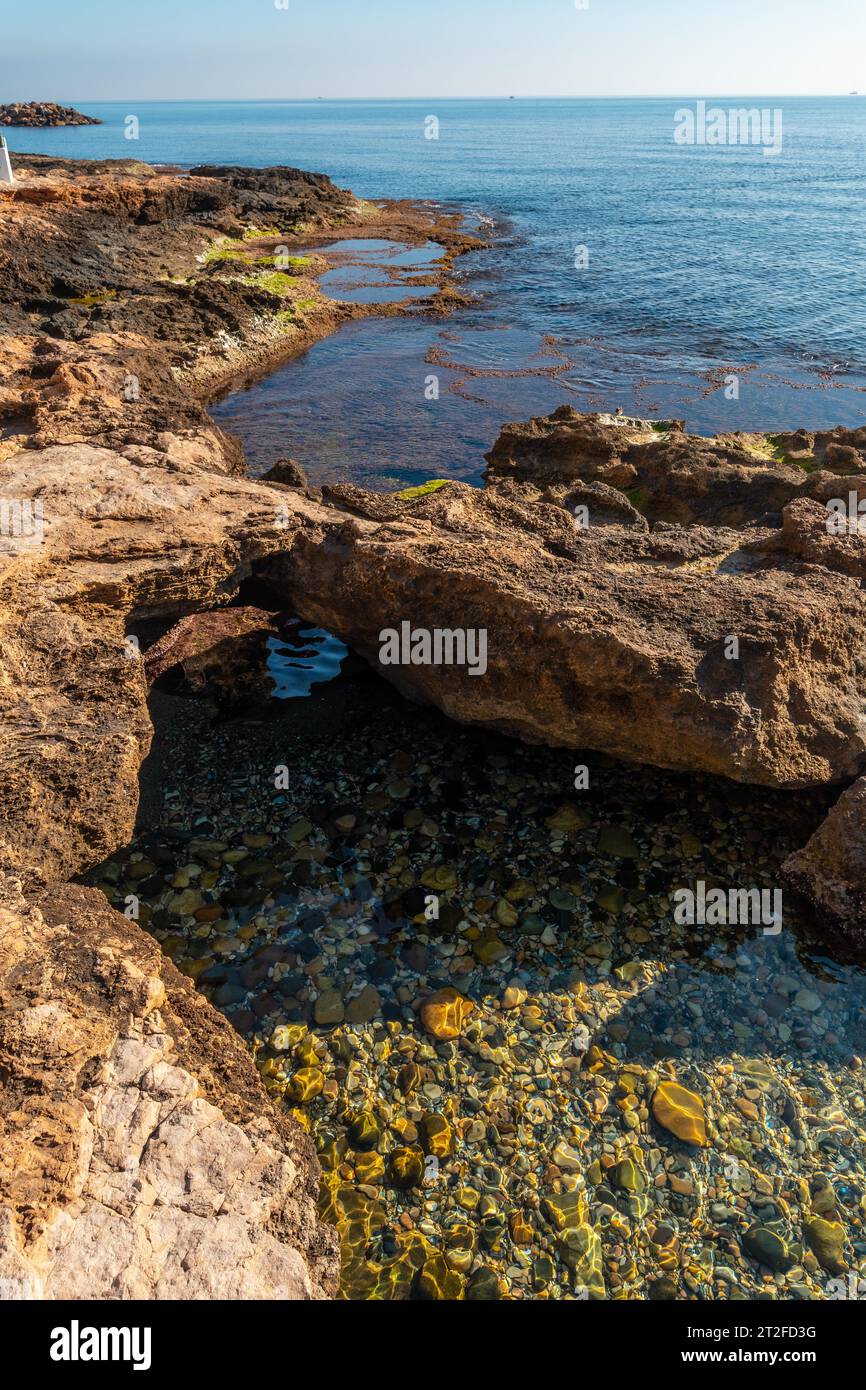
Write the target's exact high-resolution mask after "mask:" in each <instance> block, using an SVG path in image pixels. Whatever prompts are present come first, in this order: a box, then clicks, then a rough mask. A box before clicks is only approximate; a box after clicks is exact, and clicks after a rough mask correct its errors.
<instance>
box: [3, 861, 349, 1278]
mask: <svg viewBox="0 0 866 1390" xmlns="http://www.w3.org/2000/svg"><path fill="white" fill-rule="evenodd" d="M0 1004H2V1007H0V1068H2V1073H3V1077H4V1084H3V1087H2V1090H0V1125H2V1144H0V1278H2V1279H10V1280H12V1281H13V1283H12V1285H11V1287H12V1288H13V1289H14V1290H16V1291H17V1293H18V1294H19V1295H20V1296H26V1297H36V1298H50V1299H67V1298H70V1299H77V1298H81V1297H82V1296H86V1297H88V1298H93V1299H116V1298H124V1299H125V1298H141V1299H151V1298H184V1299H189V1298H200V1299H203V1298H207V1299H210V1298H227V1299H249V1298H260V1299H271V1298H278V1299H279V1298H282V1299H299V1298H300V1299H307V1298H324V1297H329V1296H332V1295H333V1293H334V1292H335V1287H336V1274H337V1261H336V1236H335V1233H333V1232H331V1231H330V1230H329V1229H328V1228H327V1227H324V1226H322V1224H321V1223H320V1222H319V1220H318V1217H317V1215H316V1197H317V1185H318V1165H317V1163H316V1160H315V1155H314V1152H313V1148H312V1145H311V1143H310V1141H309V1140H308V1138H307V1137H306V1135H304V1134H303V1132H302V1131H301V1130H300V1129H299V1127H298V1126H297V1125H296V1124H294V1123H293V1122H291V1121H290V1120H288V1119H287V1117H286V1116H284V1115H282V1114H280V1113H279V1112H278V1111H277V1110H276V1109H275V1108H274V1107H273V1106H272V1105H271V1104H270V1102H269V1101H268V1100H267V1098H266V1097H265V1095H264V1093H263V1091H262V1089H261V1085H260V1083H259V1080H258V1075H257V1073H256V1070H255V1067H254V1066H253V1063H252V1060H251V1059H250V1057H249V1054H248V1052H247V1050H246V1048H245V1047H244V1045H243V1043H242V1042H241V1040H240V1038H238V1036H237V1035H236V1034H235V1033H234V1032H233V1030H232V1028H231V1027H230V1025H229V1024H228V1023H227V1022H226V1021H225V1020H224V1019H223V1018H222V1017H221V1016H220V1015H219V1014H217V1013H216V1011H215V1010H214V1009H212V1008H211V1006H210V1005H209V1004H208V1003H207V1002H206V1001H205V1000H204V999H203V998H202V997H201V996H199V995H197V994H196V992H195V990H194V989H193V987H192V985H191V984H190V983H189V981H188V980H185V979H184V978H183V976H181V975H180V974H179V973H178V971H177V970H176V969H175V968H174V966H173V965H172V964H171V962H170V961H169V960H168V959H167V958H166V957H165V956H163V955H162V954H161V952H160V950H159V947H158V945H157V944H156V942H154V941H153V940H151V938H149V937H148V936H146V935H145V933H144V932H142V931H140V930H139V929H138V928H137V927H136V926H135V924H134V923H131V922H126V921H125V919H124V918H122V917H120V916H119V915H118V914H117V913H116V912H113V911H112V910H111V909H110V908H109V907H108V906H107V904H106V902H105V900H104V898H103V897H102V895H101V894H100V893H97V892H95V891H93V890H91V889H84V888H75V887H71V886H68V885H67V886H66V887H64V888H62V889H59V890H56V891H54V892H52V893H49V894H47V895H46V896H45V897H43V898H42V899H41V900H40V901H39V902H38V903H27V902H26V901H25V900H24V899H23V898H22V897H21V895H20V893H19V892H18V891H17V890H16V888H15V885H14V883H12V882H11V881H10V880H8V879H2V878H0Z"/></svg>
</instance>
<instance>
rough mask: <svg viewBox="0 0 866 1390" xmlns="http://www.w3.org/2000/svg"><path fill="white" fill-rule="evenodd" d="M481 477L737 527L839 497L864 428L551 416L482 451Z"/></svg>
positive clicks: (860, 463) (859, 453) (857, 463)
mask: <svg viewBox="0 0 866 1390" xmlns="http://www.w3.org/2000/svg"><path fill="white" fill-rule="evenodd" d="M487 462H488V471H487V478H488V480H490V481H494V482H498V481H502V480H505V479H514V480H516V481H518V482H519V483H521V484H523V485H524V486H530V487H534V488H536V489H542V488H550V487H551V486H554V487H555V486H557V485H560V486H561V485H562V484H564V483H567V482H572V483H576V482H578V481H580V482H583V483H584V484H586V483H594V482H595V483H601V484H604V485H607V486H610V487H613V488H616V489H619V491H620V492H622V493H624V494H625V495H626V497H627V498H628V500H629V501H630V502H631V503H632V504H633V506H634V507H635V508H636V509H637V510H638V511H639V512H640V513H641V514H642V515H643V516H644V517H646V518H647V519H648V520H649V521H650V522H662V521H663V522H666V523H668V524H670V525H677V526H683V525H695V524H702V525H711V526H725V527H735V528H742V527H747V526H754V525H755V524H770V525H775V524H777V522H778V518H779V515H780V513H781V512H782V509H783V508H784V507H786V506H787V505H788V503H789V502H792V501H794V500H795V499H796V498H797V497H800V496H803V497H814V498H818V499H819V500H821V501H824V500H825V499H826V497H828V496H833V497H837V496H840V495H842V496H846V495H847V493H846V492H845V491H843V492H842V493H841V494H840V491H839V489H840V487H842V486H843V483H844V482H845V481H847V475H851V474H859V475H860V485H861V487H863V485H864V476H863V475H864V474H866V429H857V430H845V429H841V428H840V429H836V430H832V431H824V432H822V433H818V434H807V433H806V432H805V431H801V432H800V433H799V434H797V435H766V434H731V435H724V436H719V437H718V438H715V439H704V438H701V437H698V436H695V435H687V434H686V433H685V432H684V430H683V427H682V425H681V423H680V422H679V421H674V422H673V423H672V425H671V427H670V428H666V427H664V426H663V425H659V424H658V423H656V424H653V423H652V422H650V421H647V420H632V419H629V418H627V417H624V416H623V417H616V416H603V415H582V414H580V413H579V412H578V411H576V410H573V409H572V408H571V406H563V407H562V408H561V409H560V410H557V411H556V412H555V413H554V414H553V415H549V416H539V417H537V418H536V419H534V420H530V421H528V422H527V423H526V424H510V425H505V426H504V427H503V430H502V433H501V435H500V437H499V439H498V440H497V442H496V444H495V445H494V447H493V449H492V450H491V452H490V453H489V454H488V455H487Z"/></svg>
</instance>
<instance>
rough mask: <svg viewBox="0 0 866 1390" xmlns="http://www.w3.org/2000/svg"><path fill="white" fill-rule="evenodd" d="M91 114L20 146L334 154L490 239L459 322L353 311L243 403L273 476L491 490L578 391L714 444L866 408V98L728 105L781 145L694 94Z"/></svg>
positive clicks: (471, 262)
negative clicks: (709, 129)
mask: <svg viewBox="0 0 866 1390" xmlns="http://www.w3.org/2000/svg"><path fill="white" fill-rule="evenodd" d="M72 104H75V105H77V106H78V107H79V109H82V110H84V111H86V112H88V113H89V114H92V115H94V116H97V117H99V118H100V119H101V120H102V121H103V124H102V125H100V126H92V127H80V128H76V127H73V128H67V129H57V130H16V131H11V132H9V144H10V147H11V149H12V150H13V152H14V151H38V152H41V153H50V154H58V155H64V156H71V157H75V158H99V159H102V158H130V157H133V158H136V159H141V160H143V161H146V162H148V163H153V164H174V165H181V166H193V165H198V164H208V163H211V164H240V165H249V166H256V167H260V166H265V165H272V164H283V165H290V166H296V167H301V168H305V169H313V170H316V171H319V172H322V173H325V174H328V175H329V176H330V177H331V178H332V179H334V181H335V182H336V183H338V184H339V185H341V186H342V187H346V188H351V189H352V190H353V191H354V192H355V193H356V194H357V195H358V196H360V197H363V198H366V199H370V200H375V199H377V198H404V197H406V198H416V199H425V200H430V201H433V202H436V203H439V204H442V205H446V206H449V207H452V206H453V207H457V208H459V209H462V210H463V211H464V212H465V214H466V217H467V221H468V223H469V224H470V225H473V226H480V228H481V230H482V232H483V234H485V235H486V236H489V237H490V238H491V246H490V249H489V250H487V251H485V252H483V253H480V254H471V255H469V256H466V257H464V258H463V260H462V262H461V264H460V268H459V276H460V279H461V282H462V288H464V289H465V290H466V291H467V293H468V294H470V295H471V296H472V303H471V304H470V306H469V307H467V308H465V309H463V310H461V311H460V312H459V313H457V314H456V315H455V316H454V317H453V318H452V319H451V320H449V321H448V323H447V324H443V323H442V322H441V321H434V320H431V319H430V318H429V316H424V315H419V314H414V315H410V316H408V317H407V318H406V319H404V320H401V321H396V322H395V321H394V320H393V319H384V318H377V317H375V316H374V317H372V318H370V319H366V320H363V321H360V322H355V323H352V324H349V325H348V326H347V327H346V328H344V329H343V330H342V331H341V332H340V333H338V334H337V335H336V336H335V337H333V338H330V339H328V340H326V341H324V342H321V343H319V344H318V345H316V346H315V347H313V348H311V349H310V351H309V352H308V353H306V354H305V355H304V356H303V357H301V358H300V359H298V360H296V361H293V362H292V363H290V364H289V365H288V366H286V367H285V368H283V369H282V370H280V371H277V372H275V373H274V374H273V375H272V376H270V377H268V378H267V379H266V380H265V381H263V382H261V383H258V384H257V385H256V386H254V387H253V388H252V390H250V391H244V392H242V393H240V394H235V395H233V396H232V397H230V398H229V399H228V400H226V401H224V402H222V403H221V404H220V405H219V406H218V407H217V410H216V413H217V416H218V418H219V419H220V422H221V423H222V424H224V425H225V426H226V427H227V428H229V429H232V430H233V431H235V432H236V433H239V434H240V435H241V436H242V438H244V441H245V443H246V447H247V455H248V462H249V466H250V468H251V470H252V471H253V472H258V471H261V470H262V469H264V468H266V467H268V466H269V465H270V463H272V462H273V461H274V459H275V458H278V457H282V456H285V455H291V456H292V457H295V458H297V459H298V460H299V461H300V462H301V463H303V464H304V465H305V466H306V467H307V469H308V470H309V472H310V475H311V477H313V478H314V479H316V480H325V479H333V478H335V477H352V478H354V479H355V480H356V481H359V482H363V483H365V484H366V485H368V486H374V487H382V488H386V487H390V486H392V485H393V484H394V483H395V482H400V483H405V482H415V481H417V480H418V479H419V478H421V477H461V478H464V479H466V480H467V481H477V480H478V479H479V478H480V475H481V470H482V469H483V454H484V452H485V450H487V449H489V448H490V447H491V446H492V444H493V442H494V441H495V439H496V437H497V434H498V432H499V428H500V426H501V424H502V422H503V421H504V420H520V419H526V418H528V417H529V416H531V415H533V414H539V413H546V412H548V411H550V410H553V409H555V408H556V407H557V406H559V405H563V404H570V405H573V406H575V407H576V408H578V409H582V410H605V411H609V410H615V409H617V408H619V409H621V410H623V411H624V412H625V413H626V414H639V415H645V416H661V417H665V418H670V417H672V418H677V419H682V420H684V421H685V422H686V425H687V427H688V428H689V429H690V430H691V431H693V432H696V433H704V434H713V433H717V432H725V433H727V432H729V431H732V430H754V429H757V430H766V431H776V430H789V429H796V428H801V427H802V428H807V429H825V428H832V427H833V426H835V425H840V424H841V425H846V426H857V425H859V424H861V423H862V422H863V421H864V419H866V297H864V295H863V291H862V267H863V265H864V262H866V98H863V97H858V96H856V95H853V94H852V95H851V96H836V97H826V98H822V97H812V98H802V97H797V98H791V97H778V96H772V95H770V96H766V97H754V98H750V99H749V100H748V102H744V101H743V99H742V98H735V97H732V98H726V97H715V98H713V99H712V102H711V105H712V107H714V108H718V109H721V110H723V111H727V110H729V109H734V108H739V107H742V106H744V105H747V106H749V107H755V108H758V109H759V110H761V111H762V112H765V113H767V115H768V117H771V118H772V120H773V121H774V122H776V121H777V122H778V128H779V134H780V135H781V150H780V152H779V153H778V154H775V155H774V154H770V155H768V154H766V153H765V149H764V147H763V146H762V145H753V144H739V143H734V144H728V145H711V144H703V145H701V144H697V143H696V144H693V145H687V144H682V143H678V141H677V140H676V139H675V134H676V131H677V125H678V119H679V120H681V119H682V118H681V117H679V116H678V113H680V112H682V111H683V110H684V109H685V110H692V111H695V112H696V111H697V109H698V108H697V98H691V97H688V96H676V97H671V98H652V99H619V98H616V99H613V98H612V99H608V100H603V99H597V98H592V99H567V100H566V99H563V100H558V99H538V100H530V99H517V100H515V99H508V98H504V99H502V100H486V99H485V100H480V99H479V100H467V101H457V100H448V101H444V100H437V99H435V98H430V99H426V100H420V101H331V100H322V101H303V102H301V101H298V102H293V101H256V102H137V103H136V102H131V103H130V102H127V103H117V102H112V103H105V102H87V101H83V100H79V101H77V102H72ZM708 104H710V103H708ZM130 117H135V120H134V121H132V120H130ZM774 130H775V125H774ZM129 134H135V135H136V137H137V138H135V139H130V138H127V137H128V135H129ZM433 348H438V349H439V352H438V353H437V357H438V358H439V360H440V361H442V360H444V361H445V362H446V363H451V364H453V365H452V366H445V367H443V368H442V369H441V376H442V381H441V391H440V394H439V398H438V400H431V399H430V398H429V396H430V393H429V390H428V389H427V381H428V378H429V376H430V371H431V369H430V365H429V362H428V361H427V360H426V359H427V358H428V355H429V353H430V351H431V349H433ZM466 369H468V371H467V370H466ZM438 370H439V369H437V372H438ZM486 373H490V375H486Z"/></svg>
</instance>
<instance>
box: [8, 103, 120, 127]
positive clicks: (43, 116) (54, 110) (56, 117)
mask: <svg viewBox="0 0 866 1390" xmlns="http://www.w3.org/2000/svg"><path fill="white" fill-rule="evenodd" d="M59 125H102V121H100V120H97V118H96V117H95V116H85V115H83V114H82V113H81V112H80V111H76V110H75V107H74V106H58V105H57V102H56V101H12V102H7V103H6V104H5V105H3V106H0V126H59Z"/></svg>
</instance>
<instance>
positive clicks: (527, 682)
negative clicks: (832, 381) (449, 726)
mask: <svg viewBox="0 0 866 1390" xmlns="http://www.w3.org/2000/svg"><path fill="white" fill-rule="evenodd" d="M325 497H326V501H328V502H330V503H333V504H335V505H339V506H341V507H342V508H343V509H344V510H345V511H346V512H350V513H352V515H351V516H347V517H346V519H345V521H344V522H343V523H342V525H338V526H335V527H334V528H333V529H332V530H331V531H330V537H329V540H328V543H327V545H322V544H321V543H320V540H319V538H318V537H317V536H316V535H315V534H314V533H311V532H310V531H299V532H298V534H297V536H296V539H295V541H294V542H293V544H292V547H291V548H290V550H288V551H287V552H286V554H285V555H283V556H281V557H279V558H278V559H276V560H274V561H272V562H270V563H269V564H268V565H267V566H266V567H265V569H266V571H267V573H268V574H269V575H270V577H271V579H272V581H273V582H275V583H276V584H277V585H278V586H279V587H280V588H281V589H282V591H283V592H285V593H286V594H287V596H288V598H289V600H290V602H291V603H292V604H293V606H294V607H295V608H296V609H297V610H298V611H299V612H301V613H302V614H303V616H304V617H306V618H308V619H309V620H311V621H315V622H316V623H317V624H318V625H320V626H321V627H324V628H325V629H327V630H329V631H332V632H335V633H337V634H338V635H339V636H340V637H341V638H342V639H343V640H344V641H345V642H347V643H348V645H349V646H351V647H353V648H354V649H356V650H357V651H360V652H361V653H362V654H363V655H364V656H366V657H367V659H368V660H370V661H371V662H373V663H378V659H379V652H380V648H381V645H382V644H381V633H382V632H383V631H384V630H396V631H398V632H399V631H400V629H401V625H402V624H403V623H404V622H409V623H410V624H411V625H412V628H413V629H426V630H428V631H433V630H436V629H466V628H471V629H482V630H485V631H486V632H487V650H488V666H487V671H486V673H485V674H484V675H483V676H473V675H471V674H470V673H469V670H468V668H467V667H465V666H464V667H462V668H460V667H452V666H441V665H440V666H436V665H426V666H410V665H400V666H384V667H382V668H381V669H382V672H383V674H384V675H385V676H386V677H387V678H388V679H389V680H391V681H392V682H393V683H394V684H395V685H397V686H398V688H399V689H400V690H402V691H403V692H404V693H405V694H407V695H409V696H411V697H412V698H414V699H417V700H421V701H424V702H429V703H431V704H435V705H438V706H439V707H440V708H441V709H443V710H444V711H445V713H446V714H448V715H450V716H451V717H453V718H455V719H458V720H460V721H462V722H464V723H470V724H482V725H485V726H487V727H491V728H496V729H499V730H501V731H503V732H505V733H508V734H512V735H514V736H516V737H519V738H522V739H524V740H526V741H529V742H543V743H548V744H553V745H562V746H567V747H569V746H570V747H578V748H585V747H589V748H594V749H598V750H600V751H604V752H607V753H610V754H613V755H615V756H617V757H621V758H625V759H628V760H631V761H640V762H650V763H654V764H656V765H657V766H660V767H669V768H680V769H686V770H692V771H696V770H700V771H706V772H712V773H715V774H720V775H722V776H727V777H731V778H733V779H735V780H738V781H744V782H755V783H762V784H765V785H769V786H787V787H805V786H813V785H821V784H823V783H826V782H833V781H837V782H844V781H845V780H850V778H852V777H854V776H856V775H857V774H858V772H859V771H860V769H861V767H862V766H863V761H864V757H866V728H864V726H863V723H862V719H861V712H860V711H861V700H862V693H863V676H862V671H863V669H864V667H863V659H864V656H866V651H864V642H866V626H864V620H866V597H864V594H863V593H862V592H861V589H860V585H859V583H857V582H855V580H854V579H853V578H849V577H848V576H847V575H845V574H841V573H838V572H836V571H835V570H833V569H830V568H820V569H818V568H815V567H812V566H809V565H804V564H801V563H800V562H798V560H797V558H796V556H792V555H790V554H789V553H788V552H787V551H786V550H785V549H784V548H780V549H778V550H775V551H768V552H767V553H766V554H760V553H755V552H754V551H753V550H751V549H749V548H748V547H747V545H744V541H746V540H748V544H749V545H751V544H752V541H753V539H757V538H758V537H759V536H761V535H762V534H766V535H768V536H769V535H770V534H771V533H770V532H765V533H761V532H755V531H752V532H749V533H747V535H746V536H744V535H743V534H742V533H739V532H735V531H730V530H722V529H720V528H713V529H709V528H702V527H689V528H678V529H667V530H664V531H659V532H652V533H640V532H636V531H633V530H626V529H624V528H618V527H598V528H596V527H590V529H589V530H584V531H579V530H577V529H576V528H575V525H574V522H573V519H572V518H571V517H570V516H569V515H568V514H567V513H566V512H565V511H564V510H563V509H562V508H560V507H557V506H553V505H548V504H545V503H542V502H539V501H531V500H528V499H526V498H519V497H515V496H514V495H513V494H512V493H511V492H507V493H503V492H501V491H500V490H499V489H498V488H496V487H493V488H490V487H488V488H487V489H486V490H484V491H479V490H477V489H474V488H470V487H467V486H465V485H463V484H460V483H451V484H449V485H448V486H446V487H443V488H441V489H439V490H438V491H437V492H435V493H432V494H430V495H429V496H426V497H422V498H419V499H418V500H416V501H410V502H405V503H395V500H394V499H393V498H388V499H382V500H381V501H380V499H378V498H374V497H369V496H365V495H364V494H363V493H361V492H360V491H359V490H358V489H355V488H352V487H337V488H330V489H326V490H325ZM395 506H399V507H400V508H402V511H401V513H400V514H399V515H398V514H397V513H395ZM371 521H374V522H378V524H376V525H373V526H371V525H370V522H371ZM731 638H736V640H737V643H738V653H737V656H736V658H735V659H728V650H729V639H731Z"/></svg>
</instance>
